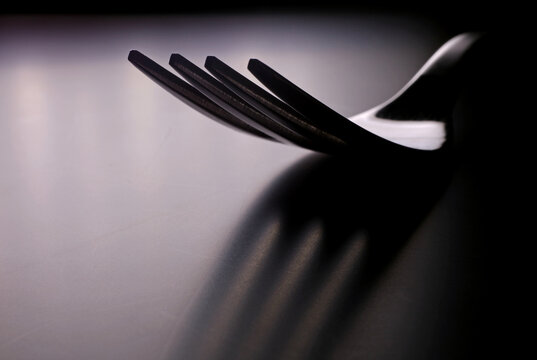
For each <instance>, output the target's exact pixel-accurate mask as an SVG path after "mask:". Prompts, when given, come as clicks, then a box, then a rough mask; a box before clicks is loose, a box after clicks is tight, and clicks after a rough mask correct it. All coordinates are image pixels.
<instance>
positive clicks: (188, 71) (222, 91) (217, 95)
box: [170, 54, 324, 151]
mask: <svg viewBox="0 0 537 360" xmlns="http://www.w3.org/2000/svg"><path fill="white" fill-rule="evenodd" d="M170 65H171V66H172V67H173V68H174V69H175V70H176V71H177V72H178V73H179V74H181V75H182V76H183V77H184V78H185V79H186V80H187V81H188V82H190V83H191V84H192V86H194V87H196V88H197V89H198V90H199V91H201V92H202V93H203V94H204V95H205V96H207V97H208V98H209V99H211V100H212V101H214V102H215V103H216V104H218V105H219V106H221V107H222V108H224V109H226V110H227V111H228V112H230V113H231V114H233V115H234V116H236V117H237V118H239V119H240V120H242V121H244V122H245V123H247V124H248V125H250V126H252V127H254V128H256V129H258V130H259V131H262V132H264V133H266V134H267V135H269V136H270V137H272V138H274V139H277V140H278V141H280V142H282V143H287V144H289V143H291V144H295V145H298V146H301V147H304V148H308V149H311V150H316V151H324V149H322V148H321V147H320V146H319V145H318V144H316V143H315V142H314V141H312V140H310V139H308V138H306V137H304V136H302V135H300V134H298V133H296V132H294V131H292V130H290V129H288V128H286V127H284V126H282V125H280V124H279V123H276V122H274V121H272V120H271V119H270V118H269V117H267V116H265V115H264V114H262V113H260V112H259V111H257V110H256V109H255V108H253V107H252V106H250V105H249V104H248V103H246V102H245V101H244V100H243V99H242V98H240V97H239V96H237V95H236V94H235V93H234V92H233V91H231V90H229V89H228V88H227V87H226V86H225V85H224V84H222V83H221V82H219V81H218V80H217V79H215V78H214V77H212V76H211V75H209V74H208V73H206V72H205V71H203V70H202V69H200V68H199V67H197V66H196V65H194V64H193V63H192V62H190V61H189V60H187V59H186V58H184V57H183V56H181V55H179V54H172V55H171V57H170Z"/></svg>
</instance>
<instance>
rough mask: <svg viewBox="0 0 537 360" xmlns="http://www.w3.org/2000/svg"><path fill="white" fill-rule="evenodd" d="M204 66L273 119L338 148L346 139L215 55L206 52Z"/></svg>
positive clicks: (331, 147)
mask: <svg viewBox="0 0 537 360" xmlns="http://www.w3.org/2000/svg"><path fill="white" fill-rule="evenodd" d="M205 68H206V69H207V70H209V72H210V73H211V74H213V75H214V76H215V77H216V78H217V79H219V80H220V81H221V82H222V83H223V84H224V85H226V86H227V87H228V88H229V89H231V90H232V91H233V92H235V93H236V94H237V95H239V96H240V97H241V98H242V99H243V100H244V101H246V102H247V103H248V104H250V105H251V106H253V107H254V108H256V109H257V110H258V111H260V112H262V113H263V114H265V115H266V116H268V117H269V118H271V119H272V120H273V121H275V122H277V123H279V124H281V125H282V126H285V127H287V128H289V129H291V130H293V131H295V132H297V133H299V134H303V135H304V136H307V137H308V138H311V139H314V140H315V141H316V142H318V143H319V144H323V146H325V147H326V148H327V149H334V150H339V149H342V148H344V147H345V142H344V141H343V140H341V139H339V138H337V137H336V136H333V135H332V134H329V133H327V132H325V131H323V130H322V129H319V128H317V127H315V126H313V125H312V124H311V123H310V122H309V121H308V120H307V119H306V118H305V117H304V116H303V115H302V114H300V113H299V112H297V111H296V110H295V109H293V108H292V107H290V106H289V105H287V104H286V103H284V102H283V101H281V100H280V99H278V98H277V97H275V96H274V95H272V94H270V93H269V92H268V91H265V90H264V89H262V88H261V87H260V86H258V85H256V84H255V83H253V82H252V81H250V80H249V79H247V78H246V77H244V76H243V75H241V74H240V73H239V72H237V71H235V70H234V69H233V68H231V67H230V66H229V65H227V64H225V63H224V62H223V61H221V60H220V59H218V58H217V57H215V56H208V57H207V58H206V60H205Z"/></svg>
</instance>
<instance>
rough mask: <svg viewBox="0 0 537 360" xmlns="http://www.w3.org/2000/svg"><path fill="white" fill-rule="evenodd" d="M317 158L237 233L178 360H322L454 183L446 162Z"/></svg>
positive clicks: (279, 184)
mask: <svg viewBox="0 0 537 360" xmlns="http://www.w3.org/2000/svg"><path fill="white" fill-rule="evenodd" d="M376 155H377V156H373V157H370V158H363V159H361V160H360V161H359V162H358V161H356V159H354V160H352V161H349V159H344V158H334V157H327V156H324V155H319V154H314V155H311V156H308V157H306V158H305V159H303V160H301V161H299V162H298V163H297V164H295V165H294V166H292V167H291V168H290V169H288V170H287V171H285V172H284V174H282V175H281V176H280V177H279V178H277V179H276V180H275V181H274V182H273V183H272V185H271V186H270V187H269V188H268V189H267V190H266V191H265V192H264V194H263V195H262V196H261V197H260V198H259V199H258V201H257V202H256V204H255V205H254V206H253V207H252V209H251V211H250V212H249V215H248V217H247V218H246V219H245V220H244V221H243V222H241V224H239V225H238V227H237V230H236V233H235V237H234V239H233V240H232V241H231V246H230V248H229V249H228V250H227V253H225V254H224V256H223V257H222V259H221V261H220V264H219V265H218V266H217V268H216V269H215V271H214V273H213V275H212V276H211V277H210V278H209V281H208V283H207V284H206V285H205V291H204V292H203V294H202V296H201V298H199V299H198V300H197V303H196V304H197V305H196V308H195V309H194V311H193V312H192V313H191V314H190V315H191V317H190V319H189V321H188V322H187V323H186V328H185V329H183V330H182V332H181V333H180V334H179V335H178V339H177V340H178V342H177V343H176V344H175V345H174V347H173V348H172V349H170V352H169V353H168V354H169V355H170V356H169V358H170V359H172V358H173V359H177V358H181V359H183V358H188V359H230V358H233V359H243V358H244V359H265V358H272V359H274V358H278V359H291V358H292V359H302V358H304V359H306V358H307V359H315V358H323V357H324V354H326V353H329V352H330V351H331V350H330V349H331V348H332V347H333V346H335V344H336V342H337V341H336V339H337V338H338V337H339V335H341V334H344V333H345V329H346V327H347V326H348V325H349V324H348V321H349V319H350V318H351V316H350V315H351V314H355V313H357V312H360V311H361V310H362V307H363V306H364V303H365V302H366V301H367V299H368V296H369V294H370V291H371V289H373V288H374V287H375V284H376V282H377V280H378V279H379V278H381V277H382V274H383V273H384V271H385V270H386V269H388V268H389V267H390V263H391V262H392V260H393V259H394V258H396V256H397V254H398V253H399V251H400V250H401V249H402V247H404V245H405V243H406V241H407V240H408V239H409V237H410V236H411V235H412V233H413V231H414V230H415V229H416V228H417V227H418V225H419V224H420V222H421V221H422V220H423V219H424V218H425V217H426V216H427V214H428V212H429V211H430V209H431V208H432V207H433V206H434V204H435V203H436V201H437V200H438V198H439V197H440V196H441V195H442V193H443V191H444V189H445V188H446V185H447V184H448V183H449V181H450V173H451V156H450V154H449V153H448V152H445V153H438V154H437V156H436V157H434V158H433V157H431V158H428V159H425V160H424V158H423V157H420V156H417V157H415V158H412V157H408V155H407V154H405V155H404V156H401V157H398V156H393V155H391V156H390V157H384V158H383V161H379V157H378V155H379V154H376Z"/></svg>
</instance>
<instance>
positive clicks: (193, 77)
mask: <svg viewBox="0 0 537 360" xmlns="http://www.w3.org/2000/svg"><path fill="white" fill-rule="evenodd" d="M480 38H482V35H481V34H478V33H463V34H460V35H457V36H455V37H453V38H452V39H450V40H449V41H447V42H446V43H445V44H444V45H442V46H441V47H440V48H439V49H438V50H437V51H436V52H435V53H434V54H433V55H432V56H431V57H430V58H429V60H428V61H427V62H426V63H425V64H424V65H423V66H422V68H421V69H420V70H419V71H418V72H417V73H416V74H415V75H414V76H413V77H412V78H411V80H410V81H409V82H408V83H407V84H406V85H405V86H404V87H403V88H402V89H401V90H400V91H399V92H397V93H396V94H395V95H394V96H393V97H391V98H390V99H388V100H387V101H385V102H383V103H381V104H380V105H378V106H375V107H373V108H372V109H370V110H367V111H365V112H362V113H359V114H357V115H354V116H352V117H350V118H346V117H344V116H343V115H340V114H339V113H337V112H336V111H334V110H332V109H331V108H330V107H328V106H327V105H325V104H323V103H322V102H320V101H319V100H317V99H315V98H314V97H313V96H311V95H310V94H308V93H307V92H306V91H304V90H302V89H300V88H299V87H298V86H296V85H295V84H293V83H292V82H291V81H289V80H288V79H287V78H286V77H284V76H283V75H281V74H279V73H278V72H276V71H275V70H274V69H272V68H271V67H269V66H268V65H266V64H265V63H263V62H261V61H260V60H258V59H250V61H249V63H248V70H249V71H250V72H251V73H252V74H253V75H254V76H255V77H256V78H257V80H259V81H260V82H261V84H263V85H264V86H265V87H266V88H267V89H268V90H270V91H271V92H272V94H271V93H270V92H269V91H267V90H265V89H263V88H262V87H260V86H258V85H257V84H255V83H254V82H252V81H250V80H249V79H247V78H246V77H245V76H243V75H241V74H240V73H239V72H237V71H235V70H234V69H232V68H231V67H230V66H228V65H226V64H225V63H224V62H223V61H221V60H219V59H218V58H216V57H215V56H208V57H207V58H206V61H205V68H206V69H207V70H208V71H209V73H207V72H206V71H204V70H202V69H201V68H199V67H198V66H196V65H195V64H193V63H192V62H190V61H189V60H187V59H186V58H185V57H183V56H182V55H180V54H172V55H171V57H170V61H169V64H170V66H171V67H172V68H174V69H175V70H176V71H177V72H178V73H179V74H180V75H181V76H182V77H183V79H184V80H183V79H181V78H179V77H178V76H176V75H174V74H173V73H171V72H170V71H168V70H166V69H165V68H163V67H162V66H160V65H159V64H157V63H156V62H155V61H153V60H151V59H150V58H149V57H147V56H145V55H144V54H142V53H141V52H139V51H137V50H131V51H130V53H129V56H128V60H129V61H130V62H131V63H132V64H133V65H134V66H136V67H137V68H138V69H139V70H141V71H142V72H143V73H145V74H146V75H147V76H148V77H149V78H151V79H152V80H154V81H155V82H156V83H157V84H159V85H160V86H161V87H163V88H164V89H165V90H167V91H169V92H170V93H172V94H173V95H175V96H176V97H178V98H179V99H180V100H182V101H183V102H185V103H186V104H188V105H190V106H191V107H193V108H195V109H196V110H198V111H200V112H202V113H204V114H205V115H207V116H208V117H210V118H211V119H213V120H215V121H217V122H220V123H222V124H224V125H227V126H229V127H232V128H234V129H236V130H239V131H243V132H246V133H248V134H251V135H254V136H258V137H260V138H264V139H267V140H272V141H277V142H280V143H283V144H293V145H297V146H300V147H303V148H306V149H310V150H313V151H317V152H322V153H327V154H354V153H356V152H360V151H363V150H374V151H393V150H394V151H396V152H399V153H405V152H410V153H425V152H427V153H430V152H433V153H434V152H437V151H439V150H442V149H444V148H445V147H446V144H447V143H448V138H449V136H448V134H449V129H448V127H449V124H450V120H451V117H452V112H453V108H454V106H455V102H456V100H457V95H458V92H459V90H460V87H461V86H460V84H461V80H463V79H462V78H463V77H464V75H463V74H464V72H463V71H462V70H461V69H462V68H463V64H464V61H463V60H464V59H465V58H466V55H467V54H468V53H469V52H470V50H471V49H472V48H473V47H474V46H475V44H476V43H477V41H478V40H479V39H480ZM185 80H186V81H185ZM273 94H274V95H273Z"/></svg>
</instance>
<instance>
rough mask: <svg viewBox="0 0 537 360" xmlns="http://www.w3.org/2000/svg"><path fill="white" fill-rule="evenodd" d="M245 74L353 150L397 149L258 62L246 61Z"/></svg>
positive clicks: (253, 60)
mask: <svg viewBox="0 0 537 360" xmlns="http://www.w3.org/2000/svg"><path fill="white" fill-rule="evenodd" d="M248 70H250V72H251V73H252V74H253V75H254V76H255V77H256V78H257V79H258V80H259V81H261V83H263V85H265V86H266V87H267V88H268V89H269V90H271V91H272V92H273V93H274V94H276V95H277V96H278V97H280V98H281V99H282V100H283V101H285V102H286V103H287V104H289V105H290V106H292V107H293V108H294V109H295V110H297V111H298V112H300V113H302V114H303V115H304V116H305V117H306V118H307V119H309V120H310V121H311V123H313V125H314V126H316V127H318V128H321V129H324V130H325V131H326V132H328V133H330V134H333V135H335V136H336V137H338V138H340V139H342V140H343V141H345V142H347V143H348V144H349V145H351V146H353V147H355V146H356V147H358V148H363V147H364V146H367V147H370V148H375V147H377V148H378V147H381V148H386V147H394V146H395V147H397V148H398V147H401V146H400V145H397V144H393V143H390V142H388V141H386V140H384V139H383V138H381V137H379V136H377V135H375V134H373V133H371V132H369V131H367V130H365V129H363V128H361V127H360V126H358V125H356V124H354V123H353V122H351V121H350V120H349V119H347V118H346V117H344V116H342V115H340V114H338V113H337V112H335V111H334V110H332V109H330V108H329V107H328V106H326V105H325V104H323V103H322V102H320V101H319V100H317V99H315V98H314V97H313V96H311V95H310V94H308V93H307V92H305V91H304V90H302V89H301V88H299V87H298V86H296V85H295V84H293V83H292V82H291V81H289V80H288V79H286V78H285V77H283V76H282V75H280V74H279V73H278V72H276V71H275V70H273V69H272V68H270V67H269V66H268V65H266V64H264V63H263V62H261V61H260V60H258V59H250V61H249V62H248Z"/></svg>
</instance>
